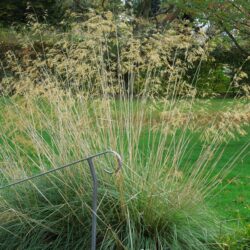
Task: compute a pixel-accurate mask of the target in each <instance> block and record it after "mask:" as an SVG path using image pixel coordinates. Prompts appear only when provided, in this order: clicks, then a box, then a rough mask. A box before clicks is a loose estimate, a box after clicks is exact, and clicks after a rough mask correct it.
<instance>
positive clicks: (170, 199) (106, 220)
mask: <svg viewBox="0 0 250 250" xmlns="http://www.w3.org/2000/svg"><path fill="white" fill-rule="evenodd" d="M38 93H39V94H40V95H38ZM176 102H178V101H177V100H176V101H173V102H172V105H173V106H177V103H176ZM153 106H154V101H153V100H150V98H148V97H146V96H144V97H143V98H139V99H136V98H134V99H127V98H125V97H120V98H117V97H116V98H113V97H110V96H103V97H102V98H98V97H96V98H94V99H93V98H92V97H91V96H88V95H86V94H78V95H77V96H76V95H72V94H71V93H70V92H65V91H62V90H58V89H57V88H52V89H50V90H48V89H46V90H45V91H44V90H43V89H42V88H40V89H36V90H35V89H34V90H33V95H30V94H27V96H26V95H24V96H23V97H22V98H21V99H20V98H17V99H13V100H12V101H8V103H6V105H5V106H4V114H5V115H6V120H4V121H3V122H2V123H3V125H2V130H1V134H0V138H1V144H2V145H4V146H2V147H1V149H0V159H1V162H0V164H1V168H0V169H1V185H4V184H6V183H11V182H13V181H15V180H20V179H22V178H25V177H27V176H31V175H33V174H35V173H40V172H43V171H45V170H48V169H51V168H55V167H57V166H60V165H62V164H66V163H69V162H71V161H74V160H77V159H81V158H84V157H86V156H88V155H92V154H93V153H97V152H100V151H104V150H106V149H114V150H116V151H117V152H119V153H120V154H121V155H122V157H123V162H124V164H123V169H122V171H121V172H120V173H118V174H116V175H112V176H110V175H108V174H107V173H106V172H104V171H103V169H104V168H108V167H110V168H112V166H113V165H114V162H112V161H113V160H112V159H111V158H105V157H102V158H100V159H98V160H95V164H96V168H97V174H98V179H99V182H100V183H99V192H98V228H97V244H98V249H212V248H213V247H215V246H216V237H217V236H218V233H219V228H220V225H219V222H218V220H217V218H216V216H215V214H214V213H213V212H212V211H211V210H210V208H209V207H208V206H207V205H206V199H207V198H208V197H209V194H210V193H211V192H212V191H213V190H214V189H215V187H216V186H217V185H218V184H219V180H220V178H222V176H223V173H222V172H219V173H218V172H217V174H216V175H214V170H215V168H216V162H217V161H218V160H219V156H214V155H218V154H216V152H217V151H218V143H215V141H216V140H214V141H213V142H211V143H210V145H209V146H208V145H206V144H204V146H203V148H201V149H200V156H199V157H198V158H197V159H196V161H195V162H194V163H192V164H191V163H189V162H188V161H184V160H183V157H185V156H186V155H189V156H192V151H190V150H189V148H190V141H191V137H192V136H191V135H190V133H188V132H187V128H186V127H185V126H183V127H182V129H181V130H180V129H179V127H178V126H176V128H174V127H172V128H171V132H169V133H166V130H165V129H164V126H165V121H164V120H163V121H162V130H159V129H158V130H157V131H156V130H154V129H152V128H153V124H154V120H155V119H157V117H156V114H155V109H154V108H153ZM164 108H165V109H169V105H166V106H165V107H163V109H164ZM170 110H171V109H170ZM10 124H13V127H11V126H10ZM14 124H15V126H14ZM15 128H16V129H15ZM91 194H92V182H91V177H90V173H89V169H88V165H87V163H82V164H80V165H78V166H74V167H71V168H69V169H65V170H63V171H60V172H56V173H53V174H50V175H47V176H44V177H41V178H40V179H37V180H32V181H30V182H28V183H24V184H20V185H17V186H15V187H11V188H6V189H4V190H1V193H0V196H1V199H0V242H1V243H0V244H1V245H0V246H1V248H2V249H16V248H18V247H21V248H22V249H88V248H89V246H90V238H91Z"/></svg>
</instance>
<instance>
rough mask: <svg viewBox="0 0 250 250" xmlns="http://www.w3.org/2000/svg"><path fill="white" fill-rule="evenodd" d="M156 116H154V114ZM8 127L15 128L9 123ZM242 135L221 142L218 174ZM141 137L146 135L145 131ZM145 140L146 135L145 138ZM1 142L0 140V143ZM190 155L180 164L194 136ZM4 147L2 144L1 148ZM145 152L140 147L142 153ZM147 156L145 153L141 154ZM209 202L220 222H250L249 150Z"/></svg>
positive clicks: (213, 106)
mask: <svg viewBox="0 0 250 250" xmlns="http://www.w3.org/2000/svg"><path fill="white" fill-rule="evenodd" d="M8 102H9V101H8V99H0V127H1V123H2V122H3V121H4V119H5V114H4V113H3V112H2V110H3V106H4V105H8ZM239 102H241V101H239V100H231V99H214V100H212V101H211V103H210V106H209V112H211V113H216V112H219V111H223V110H225V109H226V108H228V107H231V106H233V105H235V104H237V103H239ZM201 103H202V102H199V101H198V102H197V103H196V104H195V105H194V109H197V110H199V108H200V106H199V105H200V104H201ZM156 115H157V114H156ZM10 126H15V125H14V124H11V125H10ZM246 130H247V132H248V133H247V135H246V136H237V139H235V140H231V141H230V142H228V143H224V144H223V145H222V147H223V148H224V153H223V155H222V157H221V159H220V160H219V161H218V164H217V168H218V171H219V170H220V169H222V168H223V167H224V166H225V165H226V164H228V162H229V161H232V160H233V159H234V157H235V156H237V153H238V152H240V150H241V149H242V148H243V147H244V146H245V145H246V144H247V143H249V141H250V125H249V127H248V128H246ZM145 134H147V133H146V132H145ZM145 140H147V136H146V135H145ZM0 143H1V141H0ZM191 144H192V154H191V157H190V155H188V156H187V157H186V158H185V156H184V158H183V161H184V162H185V163H188V164H190V165H192V163H194V162H195V160H196V159H197V158H198V156H199V153H200V148H201V147H202V145H203V142H201V141H200V140H199V138H198V135H193V136H192V141H191ZM1 147H4V145H1ZM143 150H145V149H143V148H142V151H143ZM143 153H147V152H143ZM209 203H210V204H211V206H212V207H213V208H215V210H216V211H217V212H218V213H219V214H220V215H221V217H222V219H223V220H222V223H228V222H229V223H231V222H232V223H236V225H238V224H240V225H242V224H249V223H250V150H249V148H248V149H247V150H246V151H245V153H244V154H243V155H242V156H241V157H240V158H239V159H238V160H237V161H236V162H235V164H234V168H233V169H232V171H231V172H230V173H229V174H228V176H227V177H226V178H225V179H223V180H222V181H221V184H220V185H219V188H217V190H216V192H215V193H214V195H211V197H210V201H209Z"/></svg>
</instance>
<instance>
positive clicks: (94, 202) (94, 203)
mask: <svg viewBox="0 0 250 250" xmlns="http://www.w3.org/2000/svg"><path fill="white" fill-rule="evenodd" d="M105 154H113V155H115V157H116V159H117V163H118V167H117V169H116V170H115V171H113V172H112V171H109V170H107V169H104V171H105V172H107V173H108V174H114V173H117V172H118V171H119V170H120V169H121V168H122V159H121V156H120V155H119V154H118V153H117V152H116V151H113V150H107V151H104V152H101V153H98V154H95V155H92V156H89V157H86V158H83V159H80V160H77V161H74V162H71V163H69V164H66V165H63V166H60V167H58V168H53V169H51V170H48V171H46V172H43V173H40V174H37V175H33V176H30V177H27V178H25V179H22V180H19V181H16V182H14V183H11V184H8V185H6V186H3V187H0V190H2V189H5V188H9V187H12V186H15V185H18V184H21V183H24V182H27V181H30V180H33V179H36V178H39V177H41V176H44V175H47V174H50V173H53V172H56V171H58V170H62V169H64V168H68V167H71V166H73V165H76V164H78V163H81V162H83V161H87V162H88V165H89V168H90V173H91V177H92V181H93V194H92V232H91V250H95V249H96V226H97V191H98V179H97V175H96V171H95V166H94V163H93V159H94V158H96V157H99V156H102V155H105Z"/></svg>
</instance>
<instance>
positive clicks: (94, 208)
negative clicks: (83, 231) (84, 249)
mask: <svg viewBox="0 0 250 250" xmlns="http://www.w3.org/2000/svg"><path fill="white" fill-rule="evenodd" d="M87 161H88V164H89V168H90V173H91V177H92V181H93V194H92V196H93V199H92V229H91V230H92V233H91V250H96V224H97V221H96V220H97V189H98V181H97V176H96V172H95V167H94V164H93V160H92V158H89V159H88V160H87Z"/></svg>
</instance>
